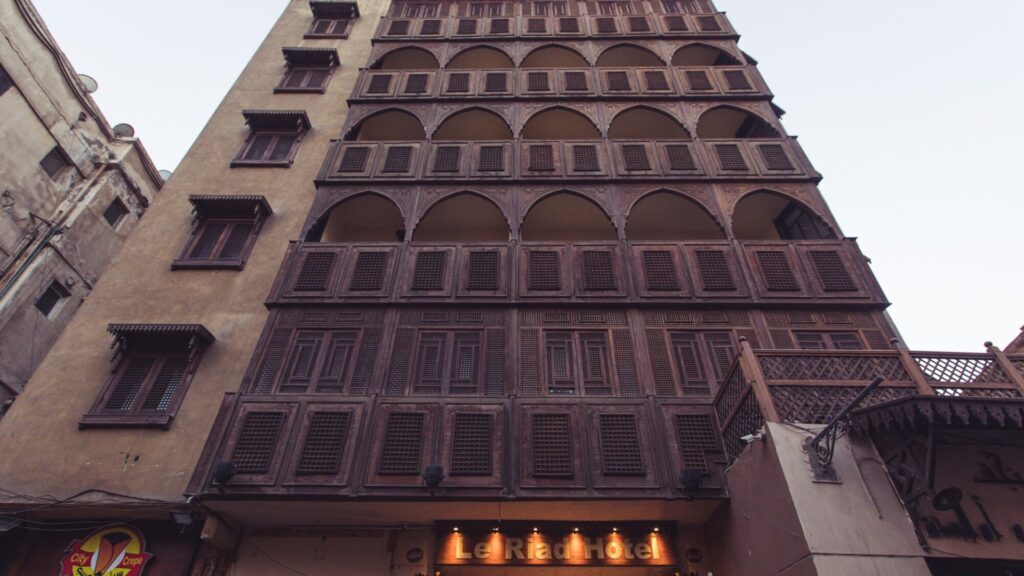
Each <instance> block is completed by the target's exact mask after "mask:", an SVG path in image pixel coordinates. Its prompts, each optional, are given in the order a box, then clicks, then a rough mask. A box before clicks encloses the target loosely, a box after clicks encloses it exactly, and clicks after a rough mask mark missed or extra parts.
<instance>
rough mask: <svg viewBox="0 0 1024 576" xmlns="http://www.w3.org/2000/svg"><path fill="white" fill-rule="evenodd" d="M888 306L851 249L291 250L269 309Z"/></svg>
mask: <svg viewBox="0 0 1024 576" xmlns="http://www.w3.org/2000/svg"><path fill="white" fill-rule="evenodd" d="M413 301H421V302H443V301H459V302H466V301H472V302H506V303H507V302H536V301H558V302H652V303H655V302H674V303H682V302H693V303H698V302H722V303H724V302H780V303H781V302H785V303H811V302H836V303H838V302H844V303H861V304H881V303H884V301H885V300H884V295H883V294H882V293H881V291H880V289H879V288H878V286H877V284H876V282H875V280H874V278H873V276H872V275H871V273H870V270H869V269H868V268H867V265H866V262H865V259H864V256H863V255H862V254H861V253H860V250H859V249H858V247H857V245H856V243H855V242H853V241H852V240H821V241H800V242H761V241H726V240H722V241H713V240H710V241H692V242H675V243H671V242H586V243H573V244H566V243H544V242H522V243H461V244H460V243H422V242H416V243H351V244H348V243H346V244H341V243H320V242H293V243H292V245H291V247H290V249H289V251H288V255H287V257H286V259H285V261H284V263H283V265H282V267H281V271H280V272H279V275H278V278H277V281H276V282H275V287H274V289H273V291H272V293H271V294H270V297H269V302H268V303H269V304H270V305H274V306H278V305H287V304H308V303H324V304H337V303H342V302H413Z"/></svg>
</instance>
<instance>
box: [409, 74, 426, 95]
mask: <svg viewBox="0 0 1024 576" xmlns="http://www.w3.org/2000/svg"><path fill="white" fill-rule="evenodd" d="M426 91H427V75H426V74H409V76H407V77H406V79H405V93H406V94H424V93H426Z"/></svg>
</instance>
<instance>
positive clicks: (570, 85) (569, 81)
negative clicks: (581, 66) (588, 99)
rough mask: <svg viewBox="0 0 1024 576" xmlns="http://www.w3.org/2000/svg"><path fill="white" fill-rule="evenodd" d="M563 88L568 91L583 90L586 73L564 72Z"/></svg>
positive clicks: (584, 89)
mask: <svg viewBox="0 0 1024 576" xmlns="http://www.w3.org/2000/svg"><path fill="white" fill-rule="evenodd" d="M564 74H565V89H566V91H568V92H585V91H586V90H588V88H587V75H586V73H585V72H565V73H564Z"/></svg>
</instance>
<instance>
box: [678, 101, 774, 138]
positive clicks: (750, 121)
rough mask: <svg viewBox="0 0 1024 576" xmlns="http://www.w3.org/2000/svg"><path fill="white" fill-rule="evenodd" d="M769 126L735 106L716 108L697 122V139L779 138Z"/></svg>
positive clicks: (752, 114)
mask: <svg viewBox="0 0 1024 576" xmlns="http://www.w3.org/2000/svg"><path fill="white" fill-rule="evenodd" d="M780 136H781V135H780V134H779V131H778V130H776V129H775V128H774V127H773V126H772V125H771V124H769V123H768V122H767V121H765V119H764V118H761V117H760V116H758V115H757V114H754V113H752V112H748V111H746V110H743V109H742V108H736V107H735V106H717V107H715V108H712V109H710V110H708V111H706V112H704V113H703V114H701V116H700V120H698V121H697V137H698V138H779V137H780Z"/></svg>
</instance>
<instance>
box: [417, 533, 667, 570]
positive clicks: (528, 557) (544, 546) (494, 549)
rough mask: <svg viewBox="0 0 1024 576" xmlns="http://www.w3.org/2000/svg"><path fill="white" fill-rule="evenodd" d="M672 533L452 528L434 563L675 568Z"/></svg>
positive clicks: (443, 537) (441, 536) (444, 536)
mask: <svg viewBox="0 0 1024 576" xmlns="http://www.w3.org/2000/svg"><path fill="white" fill-rule="evenodd" d="M673 540H674V539H673V538H672V536H671V534H669V533H667V532H666V530H665V529H664V528H662V527H660V526H657V525H655V524H653V523H652V524H647V525H643V526H639V525H632V524H631V525H626V526H613V525H608V524H602V525H595V524H580V525H578V526H574V525H557V526H555V525H551V524H539V525H535V526H532V527H531V526H530V525H520V524H516V525H512V526H508V525H500V526H491V527H488V526H482V525H479V524H467V525H459V524H452V525H449V526H444V527H441V528H440V529H439V533H438V546H437V558H436V563H437V564H439V565H449V566H453V565H454V566H458V565H476V566H674V565H676V564H677V563H678V560H677V556H676V551H675V547H674V542H673Z"/></svg>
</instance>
